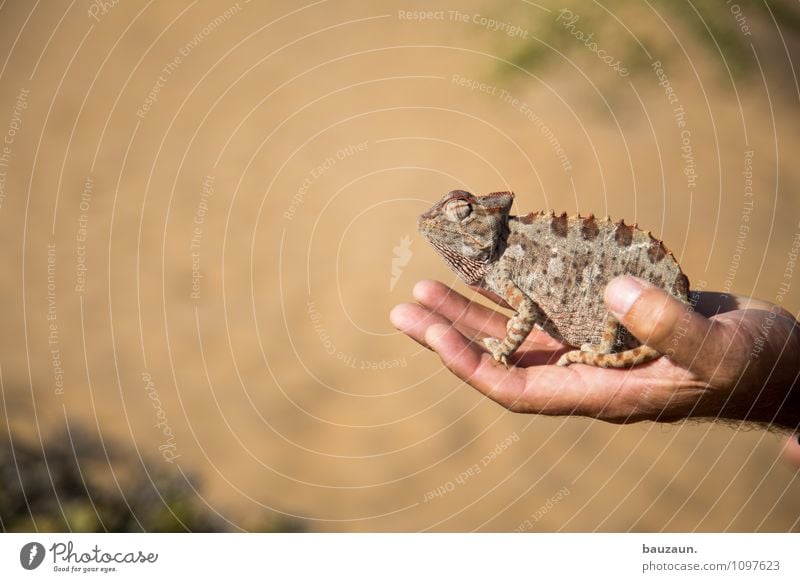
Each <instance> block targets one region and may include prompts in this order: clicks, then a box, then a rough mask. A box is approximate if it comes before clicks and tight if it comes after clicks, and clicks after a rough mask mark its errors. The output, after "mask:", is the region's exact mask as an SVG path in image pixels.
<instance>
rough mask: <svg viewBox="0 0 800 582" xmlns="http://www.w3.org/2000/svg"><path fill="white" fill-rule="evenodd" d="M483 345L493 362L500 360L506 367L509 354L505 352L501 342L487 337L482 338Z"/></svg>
mask: <svg viewBox="0 0 800 582" xmlns="http://www.w3.org/2000/svg"><path fill="white" fill-rule="evenodd" d="M483 345H484V346H486V349H487V350H489V353H490V354H492V357H493V358H494V361H495V362H500V363H502V364H503V365H504V366H505V367H506V368H507V367H508V356H509V355H510V354H507V353H506V350H505V349H504V348H503V342H501V341H500V340H499V339H497V338H493V337H487V338H484V339H483Z"/></svg>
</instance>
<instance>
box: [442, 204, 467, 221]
mask: <svg viewBox="0 0 800 582" xmlns="http://www.w3.org/2000/svg"><path fill="white" fill-rule="evenodd" d="M444 213H445V216H447V218H449V219H450V220H452V221H454V222H455V221H459V220H464V219H465V218H466V217H467V216H469V215H470V214H472V205H471V204H470V203H469V202H467V201H466V200H463V199H461V198H456V199H455V200H451V201H450V202H448V203H447V204H445V207H444Z"/></svg>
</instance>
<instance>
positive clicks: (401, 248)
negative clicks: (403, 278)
mask: <svg viewBox="0 0 800 582" xmlns="http://www.w3.org/2000/svg"><path fill="white" fill-rule="evenodd" d="M392 251H393V252H394V257H393V258H392V276H391V278H390V279H389V291H393V290H394V286H395V285H397V281H399V280H400V275H402V274H403V268H404V267H405V266H406V265H408V262H409V261H410V260H411V255H413V253H412V252H411V237H410V236H408V235H405V236H403V237H402V238H401V239H400V244H398V245H397V246H396V247H394V248H393V249H392Z"/></svg>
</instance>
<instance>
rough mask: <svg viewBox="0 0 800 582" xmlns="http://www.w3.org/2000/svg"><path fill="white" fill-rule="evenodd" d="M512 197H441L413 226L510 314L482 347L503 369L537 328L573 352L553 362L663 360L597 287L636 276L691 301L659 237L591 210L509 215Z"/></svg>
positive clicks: (631, 363) (683, 278)
mask: <svg viewBox="0 0 800 582" xmlns="http://www.w3.org/2000/svg"><path fill="white" fill-rule="evenodd" d="M513 201H514V193H513V192H493V193H491V194H487V195H485V196H473V195H472V194H470V193H469V192H465V191H464V190H453V191H452V192H449V193H448V194H446V195H445V196H444V197H443V198H442V199H441V200H440V201H439V202H437V203H436V204H435V205H434V206H433V207H432V208H431V209H430V210H428V211H427V212H425V213H424V214H422V215H420V217H419V220H418V230H419V231H420V233H421V234H422V236H423V237H424V238H425V239H426V240H427V241H428V242H429V243H430V244H431V246H432V247H433V248H434V250H435V251H436V252H437V253H438V254H439V255H441V257H442V258H443V259H444V261H445V262H446V263H447V264H448V265H449V267H450V268H451V269H452V270H453V271H455V273H456V274H457V275H458V277H459V278H460V279H461V280H462V281H463V282H464V283H466V284H467V285H471V286H474V287H477V288H479V289H484V290H488V291H490V292H492V293H494V294H495V295H497V296H499V297H500V298H502V299H503V300H504V301H505V302H506V304H508V306H509V307H510V308H511V309H513V310H514V312H515V313H514V315H513V316H512V317H511V318H510V319H509V320H508V324H507V326H506V336H505V337H504V338H503V339H498V338H494V337H487V338H484V339H483V344H484V346H485V347H486V349H487V350H488V351H489V353H490V354H491V355H492V357H493V358H494V360H495V361H497V362H501V363H503V364H505V365H506V366H508V358H509V357H510V356H511V355H512V354H514V352H515V351H516V350H517V348H519V346H520V345H521V344H522V342H523V341H525V338H526V337H527V336H528V334H529V333H530V332H531V330H532V329H533V328H534V325H536V326H538V327H539V328H540V329H542V330H544V331H545V332H547V333H548V334H549V335H551V336H552V337H554V338H556V339H558V340H560V341H562V342H563V343H565V344H568V345H569V346H571V347H573V348H578V349H573V350H571V351H568V352H566V353H564V354H563V355H562V356H561V357H560V359H559V360H558V361H557V364H558V365H560V366H567V365H569V364H573V363H582V364H588V365H593V366H599V367H603V368H609V367H610V368H625V367H631V366H634V365H637V364H641V363H644V362H648V361H650V360H654V359H656V358H658V357H659V356H661V355H662V354H661V353H659V352H658V351H656V350H655V349H653V348H652V347H650V346H646V345H643V344H642V343H641V342H639V340H638V339H636V338H635V337H634V336H633V334H631V333H630V332H629V331H628V330H627V329H626V328H625V327H624V326H623V325H622V324H621V323H620V322H619V321H618V320H617V319H616V318H615V317H614V316H613V315H612V314H611V313H610V312H609V311H608V309H607V308H606V306H605V303H604V302H603V290H604V289H605V286H606V284H607V283H608V282H609V281H610V280H611V279H613V278H614V277H616V276H618V275H633V276H636V277H639V278H641V279H644V280H645V281H648V282H649V283H651V284H652V285H654V286H657V287H660V288H662V289H664V290H666V291H667V292H668V293H669V294H670V295H671V296H673V297H675V298H676V299H678V300H680V301H681V302H683V303H686V304H688V303H689V279H688V278H687V277H686V275H684V274H683V272H682V271H681V268H680V265H679V264H678V261H677V260H676V259H675V257H674V255H673V254H672V252H670V251H669V250H668V249H667V248H666V247H665V246H664V244H663V242H661V241H660V240H658V239H656V238H654V237H653V236H652V235H651V234H650V232H649V231H643V230H640V229H639V228H638V226H637V225H636V224H633V225H627V224H625V221H624V220H620V221H618V222H614V221H612V220H611V219H609V218H605V219H597V218H595V217H594V215H593V214H590V215H589V216H586V217H582V216H581V215H580V214H578V215H577V216H567V213H562V214H560V215H556V214H555V213H554V212H549V213H545V212H542V211H539V212H533V213H531V214H528V215H526V216H511V215H510V211H511V205H512V203H513Z"/></svg>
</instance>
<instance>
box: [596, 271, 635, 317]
mask: <svg viewBox="0 0 800 582" xmlns="http://www.w3.org/2000/svg"><path fill="white" fill-rule="evenodd" d="M643 290H644V286H643V285H642V283H641V282H640V281H639V280H637V279H634V278H633V277H617V278H616V279H613V280H612V281H611V282H610V283H609V284H608V286H607V287H606V292H605V300H606V305H608V309H609V310H610V311H611V313H613V314H614V315H615V316H616V317H617V318H618V319H621V318H623V317H624V316H625V314H627V313H628V311H630V309H631V307H632V306H633V304H634V303H636V300H637V299H639V295H641V294H642V291H643Z"/></svg>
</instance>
